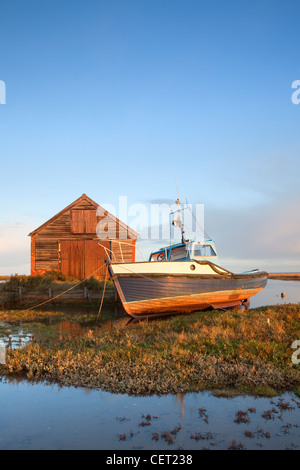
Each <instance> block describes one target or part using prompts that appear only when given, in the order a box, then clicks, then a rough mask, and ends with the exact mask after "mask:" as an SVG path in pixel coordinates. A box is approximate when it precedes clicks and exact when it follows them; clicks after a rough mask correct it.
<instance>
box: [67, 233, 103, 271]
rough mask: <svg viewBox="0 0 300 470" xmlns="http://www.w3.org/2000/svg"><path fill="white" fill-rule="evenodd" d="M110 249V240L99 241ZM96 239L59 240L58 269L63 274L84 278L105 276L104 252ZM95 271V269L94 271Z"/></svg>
mask: <svg viewBox="0 0 300 470" xmlns="http://www.w3.org/2000/svg"><path fill="white" fill-rule="evenodd" d="M101 245H103V247H105V248H108V249H110V242H109V241H105V242H102V241H101ZM103 247H102V246H99V244H98V241H97V240H64V241H61V242H60V270H61V272H62V274H64V275H65V276H72V277H74V278H75V279H84V278H86V277H89V276H91V275H92V274H93V275H94V277H97V278H99V279H104V278H105V273H106V264H105V260H106V259H107V256H106V252H105V250H104V248H103ZM95 271H97V272H96V273H95Z"/></svg>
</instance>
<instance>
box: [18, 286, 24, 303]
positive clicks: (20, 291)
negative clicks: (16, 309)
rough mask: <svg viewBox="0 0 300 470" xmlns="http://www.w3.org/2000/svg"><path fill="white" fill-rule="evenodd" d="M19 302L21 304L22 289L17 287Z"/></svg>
mask: <svg viewBox="0 0 300 470" xmlns="http://www.w3.org/2000/svg"><path fill="white" fill-rule="evenodd" d="M18 290H19V301H20V302H22V293H23V292H22V287H19V289H18Z"/></svg>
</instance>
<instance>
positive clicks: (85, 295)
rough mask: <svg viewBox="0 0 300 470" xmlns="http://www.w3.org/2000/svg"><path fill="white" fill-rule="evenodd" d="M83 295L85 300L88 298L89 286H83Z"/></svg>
mask: <svg viewBox="0 0 300 470" xmlns="http://www.w3.org/2000/svg"><path fill="white" fill-rule="evenodd" d="M83 297H84V299H85V300H86V299H87V298H88V288H87V287H84V288H83Z"/></svg>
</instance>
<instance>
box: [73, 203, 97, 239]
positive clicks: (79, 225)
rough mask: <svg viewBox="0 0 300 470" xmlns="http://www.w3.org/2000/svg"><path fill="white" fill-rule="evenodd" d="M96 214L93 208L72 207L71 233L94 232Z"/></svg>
mask: <svg viewBox="0 0 300 470" xmlns="http://www.w3.org/2000/svg"><path fill="white" fill-rule="evenodd" d="M96 227H97V215H96V211H95V210H80V209H74V210H72V211H71V232H72V233H94V234H96Z"/></svg>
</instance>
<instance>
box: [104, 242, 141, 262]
mask: <svg viewBox="0 0 300 470" xmlns="http://www.w3.org/2000/svg"><path fill="white" fill-rule="evenodd" d="M114 241H115V242H116V243H118V244H119V249H120V253H121V258H122V263H125V261H124V256H123V251H122V245H127V246H131V247H132V246H133V245H132V243H127V242H124V241H120V240H114ZM98 245H99V246H101V247H102V248H103V249H104V250H105V254H106V257H107V258H108V259H110V254H109V253H111V254H112V256H113V257H114V260H115V262H117V256H116V254H115V252H114V251H113V250H110V249H109V248H107V247H106V246H104V245H101V243H99V242H98ZM135 247H136V248H137V249H138V251H139V252H140V254H141V256H142V257H143V259H144V261H147V260H146V258H145V256H144V254H143V252H142V251H141V250H140V249H139V247H138V246H136V245H135Z"/></svg>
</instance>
